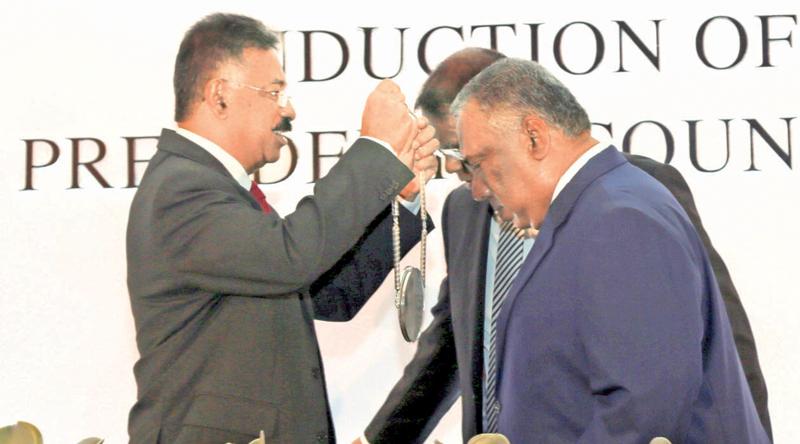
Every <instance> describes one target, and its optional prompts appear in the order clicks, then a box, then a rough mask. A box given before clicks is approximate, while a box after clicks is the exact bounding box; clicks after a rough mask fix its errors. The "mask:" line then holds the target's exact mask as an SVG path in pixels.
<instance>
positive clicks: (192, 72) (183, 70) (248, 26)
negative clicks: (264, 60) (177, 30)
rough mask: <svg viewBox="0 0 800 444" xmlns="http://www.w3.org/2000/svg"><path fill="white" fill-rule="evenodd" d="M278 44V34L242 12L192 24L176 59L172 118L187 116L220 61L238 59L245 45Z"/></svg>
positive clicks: (263, 45)
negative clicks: (241, 13)
mask: <svg viewBox="0 0 800 444" xmlns="http://www.w3.org/2000/svg"><path fill="white" fill-rule="evenodd" d="M277 45H278V37H277V36H275V34H273V33H272V32H270V31H269V30H268V29H267V28H266V27H265V26H264V24H263V23H261V22H260V21H258V20H256V19H253V18H250V17H246V16H243V15H236V14H222V13H217V14H212V15H209V16H208V17H205V18H204V19H202V20H200V21H199V22H197V23H195V24H194V26H192V28H191V29H189V31H187V32H186V35H185V36H184V37H183V41H182V42H181V46H180V49H179V50H178V56H177V57H176V58H175V74H174V77H173V86H174V88H175V121H176V122H180V121H183V120H184V119H186V118H187V117H189V111H190V109H189V108H190V106H191V104H192V103H193V102H194V101H196V100H197V99H198V97H199V96H200V95H201V94H202V88H203V86H204V85H205V83H206V82H207V81H208V80H210V79H209V76H210V75H211V73H212V72H213V71H214V70H215V69H216V68H217V67H218V66H220V64H222V63H224V62H226V61H228V60H231V59H233V60H240V59H241V56H242V51H244V49H245V48H258V49H276V48H277Z"/></svg>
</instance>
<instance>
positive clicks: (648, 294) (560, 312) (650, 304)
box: [452, 59, 769, 443]
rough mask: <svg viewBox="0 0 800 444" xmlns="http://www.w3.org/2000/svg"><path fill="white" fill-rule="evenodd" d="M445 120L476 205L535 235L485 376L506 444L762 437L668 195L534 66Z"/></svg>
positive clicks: (470, 99)
mask: <svg viewBox="0 0 800 444" xmlns="http://www.w3.org/2000/svg"><path fill="white" fill-rule="evenodd" d="M452 112H453V114H454V115H455V116H456V118H457V125H456V127H457V133H458V138H459V141H460V148H461V152H462V154H463V156H464V157H465V165H466V166H467V169H468V170H469V171H470V172H471V174H472V182H471V191H472V195H473V197H474V198H476V199H488V200H491V201H492V202H493V203H494V205H495V206H496V207H503V208H504V209H506V210H507V211H508V212H509V213H511V214H512V215H513V221H514V225H515V226H516V227H517V228H521V229H526V230H527V229H531V230H535V231H536V232H538V235H537V236H536V242H535V244H534V245H533V248H532V249H531V252H530V254H529V255H528V256H527V258H526V259H525V261H524V263H523V265H522V267H521V268H520V270H519V273H518V274H517V276H516V278H515V279H514V283H513V286H512V287H511V289H510V290H509V292H508V294H507V297H506V298H505V300H504V302H503V303H502V308H501V309H500V313H499V317H498V319H497V323H496V353H497V357H496V361H497V367H496V369H495V371H490V372H488V373H487V376H486V378H487V380H490V382H491V383H492V384H490V385H489V387H490V388H491V389H492V390H487V394H488V395H489V396H491V398H492V399H493V400H494V401H493V402H492V403H491V405H490V408H489V409H488V410H487V411H488V412H490V415H491V416H490V419H495V420H496V421H495V422H494V423H495V424H496V429H497V431H499V432H500V433H503V434H505V435H507V436H508V437H509V439H510V440H511V442H581V443H583V442H585V443H639V442H649V441H650V440H651V439H652V438H654V437H657V436H662V437H666V438H668V439H669V440H671V441H673V442H686V443H707V442H734V441H735V442H742V443H767V442H769V438H768V437H767V434H766V432H765V430H764V427H763V426H762V425H761V422H760V420H759V417H758V413H757V411H756V408H755V404H754V403H753V398H752V396H751V394H750V391H749V389H748V386H747V381H746V379H745V376H744V373H743V371H742V366H741V363H740V361H739V358H738V355H737V352H736V347H735V344H734V340H733V335H732V332H731V327H730V323H729V321H728V317H727V314H726V312H725V307H724V303H723V302H722V298H721V296H720V292H719V287H718V285H717V283H716V279H715V276H714V272H713V268H712V266H711V262H710V260H709V259H708V255H707V253H706V251H705V248H704V247H703V244H702V241H701V240H700V237H699V236H698V234H697V232H696V231H695V229H694V227H693V226H692V224H691V221H690V220H689V218H688V216H687V215H686V213H685V211H684V210H683V209H682V208H681V206H680V205H679V204H678V202H677V201H676V200H675V198H674V196H673V195H672V194H671V193H670V192H669V191H668V190H667V189H666V188H665V187H664V186H663V185H662V184H661V183H659V182H658V181H656V180H655V179H654V178H653V177H651V176H649V175H648V174H647V173H645V172H644V171H642V170H641V169H639V168H636V167H634V166H633V165H631V164H630V163H629V162H628V161H627V160H626V159H625V157H624V156H622V154H621V153H619V152H618V151H617V149H616V148H615V147H613V146H611V145H608V144H604V143H600V142H598V141H597V140H595V139H594V138H593V137H592V136H591V134H590V123H589V119H588V116H587V115H586V112H585V111H584V110H583V108H582V107H581V106H580V104H579V103H578V102H577V100H575V98H574V97H573V96H572V94H571V93H570V92H569V90H568V89H567V88H566V87H564V86H563V85H562V84H561V83H560V82H559V81H558V80H557V79H555V77H553V76H552V75H551V74H550V73H548V72H547V71H546V70H545V69H544V68H543V67H541V66H540V65H539V64H537V63H535V62H531V61H528V60H522V59H504V60H501V61H498V62H496V63H494V64H492V65H491V66H489V67H488V68H486V69H485V70H483V71H481V73H480V74H478V75H477V76H475V77H474V78H473V79H472V80H470V82H469V83H468V84H467V85H466V86H465V87H464V88H463V89H462V90H461V91H460V92H459V94H458V96H457V97H456V99H455V100H454V102H453V105H452ZM494 339H495V338H493V342H494ZM489 423H490V424H491V421H490V422H489Z"/></svg>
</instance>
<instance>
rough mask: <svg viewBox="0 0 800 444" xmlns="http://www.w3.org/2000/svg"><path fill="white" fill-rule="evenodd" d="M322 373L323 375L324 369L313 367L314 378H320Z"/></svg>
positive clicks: (312, 374) (312, 375)
mask: <svg viewBox="0 0 800 444" xmlns="http://www.w3.org/2000/svg"><path fill="white" fill-rule="evenodd" d="M321 375H322V371H321V370H320V369H319V367H314V368H312V369H311V377H312V378H314V379H319V378H320V376H321Z"/></svg>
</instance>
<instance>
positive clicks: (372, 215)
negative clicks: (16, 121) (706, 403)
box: [127, 14, 438, 444]
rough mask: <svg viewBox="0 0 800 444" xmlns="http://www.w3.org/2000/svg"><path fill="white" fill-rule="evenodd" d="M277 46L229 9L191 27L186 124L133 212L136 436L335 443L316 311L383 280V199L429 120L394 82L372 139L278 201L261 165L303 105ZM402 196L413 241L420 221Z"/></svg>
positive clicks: (387, 252)
mask: <svg viewBox="0 0 800 444" xmlns="http://www.w3.org/2000/svg"><path fill="white" fill-rule="evenodd" d="M276 44H277V38H276V37H275V35H273V34H272V33H271V32H269V31H267V30H266V28H264V26H263V25H262V24H261V23H260V22H258V21H256V20H254V19H251V18H248V17H243V16H238V15H226V14H215V15H211V16H209V17H206V18H205V19H203V20H201V21H200V22H198V23H196V24H195V25H194V26H193V27H192V28H191V29H190V30H189V31H188V32H187V34H186V35H185V37H184V39H183V42H182V43H181V47H180V50H179V52H178V56H177V60H176V64H175V78H174V83H175V95H176V110H175V120H176V121H177V123H178V129H177V130H174V131H173V130H168V129H165V130H164V131H163V132H162V134H161V137H160V140H159V144H158V152H157V153H156V155H155V156H154V157H153V158H152V160H151V161H150V163H149V165H148V168H147V171H146V172H145V174H144V177H143V178H142V182H141V186H140V187H139V189H138V191H137V193H136V196H135V197H134V199H133V203H132V205H131V212H130V217H129V221H128V232H127V260H128V287H129V291H130V298H131V308H132V311H133V316H134V321H135V324H136V340H137V345H138V348H139V352H140V355H141V357H140V359H139V361H138V362H137V363H136V365H135V367H134V373H135V376H136V382H137V386H138V396H137V401H136V404H135V405H134V406H133V408H132V410H131V412H130V421H129V433H130V438H131V442H134V443H170V444H172V443H192V444H197V443H214V444H221V443H224V442H237V443H246V442H249V441H250V440H252V439H254V438H257V437H258V436H259V433H260V432H263V433H264V435H265V437H266V439H267V441H268V442H303V443H310V442H334V441H335V435H334V430H333V424H332V421H331V415H330V411H329V406H328V399H327V395H326V391H325V378H324V374H323V369H322V362H321V360H320V355H319V348H318V345H317V339H316V335H315V332H314V319H322V320H331V321H342V320H347V319H350V318H352V317H353V316H354V315H355V314H356V313H357V312H358V310H359V309H360V308H361V306H362V305H363V304H364V303H365V301H366V300H367V298H368V297H369V296H370V295H371V294H372V292H373V291H374V290H375V289H376V288H377V287H378V286H379V285H380V283H381V282H382V280H383V278H384V277H385V275H386V274H387V273H388V271H389V270H390V269H391V266H392V263H391V257H392V254H391V236H390V232H391V217H389V215H388V210H387V208H388V206H387V205H388V204H389V202H390V201H391V200H392V199H393V198H394V197H395V195H397V194H398V192H399V191H401V189H403V188H404V186H406V184H407V183H409V181H411V179H412V178H413V177H414V173H413V172H412V170H413V171H425V172H426V173H427V174H428V175H430V174H431V172H432V170H433V169H434V168H435V164H436V162H435V159H434V158H433V157H432V153H433V151H434V150H435V149H436V147H437V145H438V142H437V141H436V139H433V138H432V136H433V129H432V128H429V127H426V125H425V122H424V119H420V121H418V122H415V119H413V118H412V117H411V116H410V115H409V113H408V109H407V107H406V105H405V103H404V98H403V95H402V93H401V92H400V90H399V88H397V86H396V85H394V84H393V83H392V82H390V81H384V82H382V83H381V84H380V85H378V87H377V88H376V89H375V91H373V93H372V94H370V96H369V98H368V99H367V104H366V107H365V109H364V114H363V119H362V126H361V129H362V137H361V138H359V139H358V140H357V141H356V142H355V143H354V144H353V146H352V147H351V148H350V149H349V150H348V151H347V153H346V154H345V155H344V156H342V158H341V160H340V161H339V162H338V163H337V165H336V166H334V168H332V169H331V171H330V173H329V174H328V175H327V176H326V177H324V178H322V179H320V180H319V182H318V183H317V186H316V188H315V191H314V194H313V195H312V196H308V197H306V198H304V199H303V200H301V201H300V203H299V204H298V205H297V208H296V210H295V211H294V213H292V214H290V215H288V216H286V217H285V218H283V217H281V216H280V215H278V214H277V213H276V211H275V210H274V209H272V208H271V207H270V206H269V204H268V203H267V202H266V199H265V198H264V195H263V194H262V193H261V191H260V190H259V189H258V187H257V185H256V184H255V183H254V182H252V181H251V180H250V179H249V177H248V176H249V174H250V173H253V172H254V171H255V170H257V169H258V168H260V167H261V166H262V165H264V164H265V163H267V162H274V161H275V160H277V159H278V155H279V150H280V148H281V146H282V145H284V144H285V143H286V139H285V137H284V136H283V134H281V132H282V131H285V130H287V129H289V121H290V120H291V119H292V118H293V117H294V109H293V108H292V106H291V104H290V103H289V101H288V98H287V97H286V95H285V90H284V89H285V86H286V81H285V77H284V73H283V70H282V69H281V66H280V63H279V59H278V56H277V53H276V49H275V48H276ZM415 159H416V160H415ZM248 190H249V191H248ZM406 190H410V192H411V193H413V192H414V190H413V186H412V187H407V188H406ZM406 197H409V198H410V197H411V196H410V195H409V194H407V195H406ZM402 211H403V214H402V215H401V218H402V219H404V221H403V222H402V223H401V227H403V228H404V229H406V230H407V231H406V232H405V233H403V235H402V236H401V239H403V240H404V241H405V242H404V245H403V246H402V248H403V251H408V249H409V248H410V247H411V246H412V245H413V244H414V243H415V242H416V241H418V240H419V238H418V234H416V233H418V232H419V229H420V228H419V221H418V220H417V219H418V218H416V217H413V216H412V214H411V213H409V212H408V211H406V210H402Z"/></svg>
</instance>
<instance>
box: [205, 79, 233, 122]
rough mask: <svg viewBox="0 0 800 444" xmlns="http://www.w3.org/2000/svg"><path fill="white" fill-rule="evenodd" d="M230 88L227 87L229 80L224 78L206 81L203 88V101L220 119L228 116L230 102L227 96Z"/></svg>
mask: <svg viewBox="0 0 800 444" xmlns="http://www.w3.org/2000/svg"><path fill="white" fill-rule="evenodd" d="M229 92H230V89H229V88H228V87H227V82H226V81H225V80H223V79H213V80H209V81H208V82H206V86H205V88H203V101H204V102H205V105H206V106H208V108H209V110H211V112H212V113H213V114H214V115H215V116H217V117H218V118H219V119H226V118H227V117H228V109H227V108H228V104H227V102H226V97H227V95H228V94H229Z"/></svg>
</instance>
